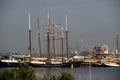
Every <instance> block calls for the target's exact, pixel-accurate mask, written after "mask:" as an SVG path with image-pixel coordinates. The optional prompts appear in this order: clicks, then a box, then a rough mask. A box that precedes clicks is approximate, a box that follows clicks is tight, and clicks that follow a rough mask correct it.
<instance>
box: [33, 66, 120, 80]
mask: <svg viewBox="0 0 120 80" xmlns="http://www.w3.org/2000/svg"><path fill="white" fill-rule="evenodd" d="M34 69H35V72H36V75H37V76H43V75H48V76H50V75H56V74H58V75H59V74H60V72H69V73H71V74H72V75H73V76H74V80H120V68H115V67H92V68H89V67H78V68H73V69H71V68H60V67H59V68H58V67H57V68H55V67H54V68H34Z"/></svg>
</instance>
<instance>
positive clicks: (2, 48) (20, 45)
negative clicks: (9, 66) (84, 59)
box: [0, 0, 120, 53]
mask: <svg viewBox="0 0 120 80" xmlns="http://www.w3.org/2000/svg"><path fill="white" fill-rule="evenodd" d="M28 12H30V14H31V29H32V46H33V47H35V46H37V40H36V34H37V16H39V17H40V26H41V32H42V33H41V35H42V36H44V34H43V32H44V29H45V26H46V24H47V13H48V12H49V13H50V18H51V19H52V20H53V21H54V22H56V23H59V24H62V25H63V26H64V27H65V15H66V14H67V15H68V25H69V46H70V47H77V43H79V45H80V48H81V49H84V47H85V46H88V45H97V44H107V45H108V46H109V47H110V49H114V46H115V35H116V34H117V33H118V34H119V35H120V0H0V52H1V53H6V52H20V53H21V52H22V53H26V52H27V47H28V16H27V15H28ZM42 40H44V39H43V38H42ZM119 42H120V39H119Z"/></svg>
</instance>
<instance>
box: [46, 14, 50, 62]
mask: <svg viewBox="0 0 120 80" xmlns="http://www.w3.org/2000/svg"><path fill="white" fill-rule="evenodd" d="M47 53H48V55H47V58H48V61H49V60H50V17H49V13H48V28H47Z"/></svg>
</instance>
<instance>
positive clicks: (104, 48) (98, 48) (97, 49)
mask: <svg viewBox="0 0 120 80" xmlns="http://www.w3.org/2000/svg"><path fill="white" fill-rule="evenodd" d="M108 49H109V48H108V46H107V45H106V44H102V45H97V46H95V47H94V53H97V54H98V53H100V54H108Z"/></svg>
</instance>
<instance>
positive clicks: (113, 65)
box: [103, 61, 120, 67]
mask: <svg viewBox="0 0 120 80" xmlns="http://www.w3.org/2000/svg"><path fill="white" fill-rule="evenodd" d="M103 65H105V66H108V67H120V64H118V63H116V62H113V61H107V62H104V63H103Z"/></svg>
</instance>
